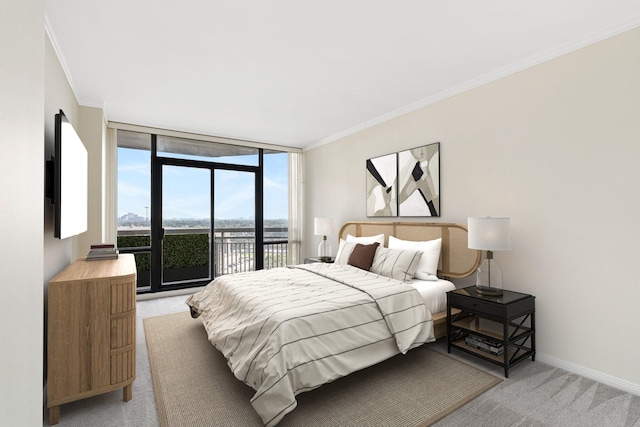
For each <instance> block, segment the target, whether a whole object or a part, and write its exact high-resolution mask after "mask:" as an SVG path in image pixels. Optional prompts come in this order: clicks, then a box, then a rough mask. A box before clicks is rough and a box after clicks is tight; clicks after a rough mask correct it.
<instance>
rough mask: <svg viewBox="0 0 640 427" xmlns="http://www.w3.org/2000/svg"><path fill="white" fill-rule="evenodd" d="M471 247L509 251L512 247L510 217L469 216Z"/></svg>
mask: <svg viewBox="0 0 640 427" xmlns="http://www.w3.org/2000/svg"><path fill="white" fill-rule="evenodd" d="M468 228H469V245H468V246H469V249H480V250H484V251H508V250H510V249H511V219H510V218H491V217H484V218H469V219H468Z"/></svg>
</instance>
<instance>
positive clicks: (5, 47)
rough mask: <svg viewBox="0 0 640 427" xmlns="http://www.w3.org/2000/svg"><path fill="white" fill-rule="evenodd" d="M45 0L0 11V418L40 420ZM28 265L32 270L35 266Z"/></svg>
mask: <svg viewBox="0 0 640 427" xmlns="http://www.w3.org/2000/svg"><path fill="white" fill-rule="evenodd" d="M43 28H44V2H43V1H42V0H23V1H13V2H4V3H3V5H2V13H0V52H2V59H1V60H0V94H1V95H0V144H1V145H2V150H3V155H2V156H1V157H0V187H1V188H2V190H1V191H0V241H1V243H2V244H1V245H0V271H2V280H1V283H0V287H1V288H2V298H0V343H1V344H0V346H1V347H0V420H1V421H0V423H1V424H2V425H8V426H36V425H41V424H42V372H43V369H42V360H43V359H42V356H43V342H42V338H43V311H42V307H43V293H42V281H43V277H42V269H41V268H40V266H41V265H42V256H43V255H42V253H43V238H42V236H43V226H42V212H43V195H44V142H43V137H44V135H43V132H42V130H43V127H44V121H43V117H42V113H43V111H44V80H43V75H44V62H45V59H44V45H43ZM34 267H35V268H34Z"/></svg>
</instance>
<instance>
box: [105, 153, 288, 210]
mask: <svg viewBox="0 0 640 427" xmlns="http://www.w3.org/2000/svg"><path fill="white" fill-rule="evenodd" d="M264 158H265V174H264V211H265V212H264V217H265V219H281V218H287V216H288V213H287V212H288V202H287V200H288V192H289V186H288V154H287V153H281V154H280V153H279V154H269V155H265V156H264ZM209 174H210V172H209V170H208V169H197V168H186V167H179V166H168V165H165V166H164V168H163V179H164V181H163V205H164V206H163V215H164V218H165V219H174V218H175V219H206V218H209V206H210V200H209V199H210V196H209V195H210V179H209ZM253 181H254V175H253V174H252V173H248V172H241V171H226V170H216V171H215V185H216V188H215V198H216V200H215V218H216V219H237V218H253V217H254V182H253ZM150 204H151V167H150V152H149V151H145V150H134V149H127V148H119V149H118V217H121V216H122V215H125V214H127V213H135V214H137V215H139V216H141V217H143V218H145V217H148V216H149V214H150V212H151V211H150V208H149V207H150Z"/></svg>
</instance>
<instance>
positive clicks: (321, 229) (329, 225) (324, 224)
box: [313, 217, 335, 236]
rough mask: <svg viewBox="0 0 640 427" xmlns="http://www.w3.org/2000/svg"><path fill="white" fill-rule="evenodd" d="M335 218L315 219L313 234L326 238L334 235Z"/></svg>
mask: <svg viewBox="0 0 640 427" xmlns="http://www.w3.org/2000/svg"><path fill="white" fill-rule="evenodd" d="M334 223H335V221H334V219H333V218H317V217H316V218H314V219H313V233H314V234H315V235H316V236H326V235H329V234H333V230H334V228H335V226H334Z"/></svg>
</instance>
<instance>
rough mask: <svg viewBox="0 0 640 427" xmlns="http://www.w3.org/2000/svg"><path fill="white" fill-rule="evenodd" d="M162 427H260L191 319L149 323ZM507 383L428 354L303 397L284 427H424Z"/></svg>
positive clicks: (245, 392)
mask: <svg viewBox="0 0 640 427" xmlns="http://www.w3.org/2000/svg"><path fill="white" fill-rule="evenodd" d="M145 335H146V337H147V346H148V350H149V359H150V364H151V373H152V377H153V383H154V391H155V395H156V403H157V407H158V414H159V419H160V425H161V426H162V427H183V426H189V427H195V426H203V427H204V426H219V427H222V426H229V427H232V426H233V427H235V426H240V425H241V426H256V427H260V426H262V423H261V421H260V419H259V417H258V416H257V414H256V413H255V411H254V410H253V408H252V407H251V405H250V403H249V400H250V398H251V396H252V395H253V394H254V391H253V390H252V389H251V388H249V387H247V386H246V385H244V384H243V383H241V382H240V381H238V380H237V379H236V378H235V377H234V376H233V374H232V373H231V372H230V370H229V368H228V367H227V364H226V361H225V359H224V357H223V356H222V355H221V354H220V353H219V352H218V351H217V350H215V348H213V346H211V345H210V344H209V342H208V341H207V339H206V333H205V331H204V328H203V326H202V324H201V322H200V321H199V320H194V319H191V317H190V316H189V315H188V314H187V313H179V314H174V315H168V316H162V317H155V318H151V319H146V320H145ZM501 381H502V380H501V379H499V378H497V377H495V376H493V375H490V374H488V373H486V372H484V371H481V370H479V369H477V368H474V367H472V366H470V365H467V364H465V363H462V362H459V361H456V360H455V359H453V358H451V357H448V356H446V355H443V354H440V353H437V352H435V351H432V350H430V349H428V348H426V347H422V348H419V349H415V350H412V351H410V352H409V353H408V354H407V355H398V356H396V357H394V358H392V359H390V360H388V361H386V362H383V363H381V364H378V365H375V366H372V367H370V368H367V369H365V370H362V371H359V372H356V373H354V374H351V375H349V376H347V377H345V378H342V379H339V380H337V381H334V382H333V383H331V384H327V385H324V386H322V387H321V388H319V389H317V390H313V391H311V392H307V393H303V394H301V395H299V397H298V407H297V408H296V409H295V410H294V411H293V412H291V413H290V414H288V415H287V416H286V417H285V418H284V420H283V421H282V422H281V423H280V425H281V426H283V427H288V426H305V427H333V426H342V427H347V426H353V427H355V426H358V427H365V426H366V427H374V426H379V427H383V426H384V427H391V426H426V425H431V424H432V423H433V422H435V421H437V420H438V419H441V418H443V417H444V416H446V415H447V414H449V413H451V412H452V411H453V410H455V409H457V408H459V407H460V406H462V405H464V404H465V403H467V402H469V401H470V400H472V399H473V398H475V397H477V396H478V395H480V394H481V393H483V392H484V391H486V390H488V389H489V388H491V387H493V386H495V385H496V384H498V383H500V382H501Z"/></svg>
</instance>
